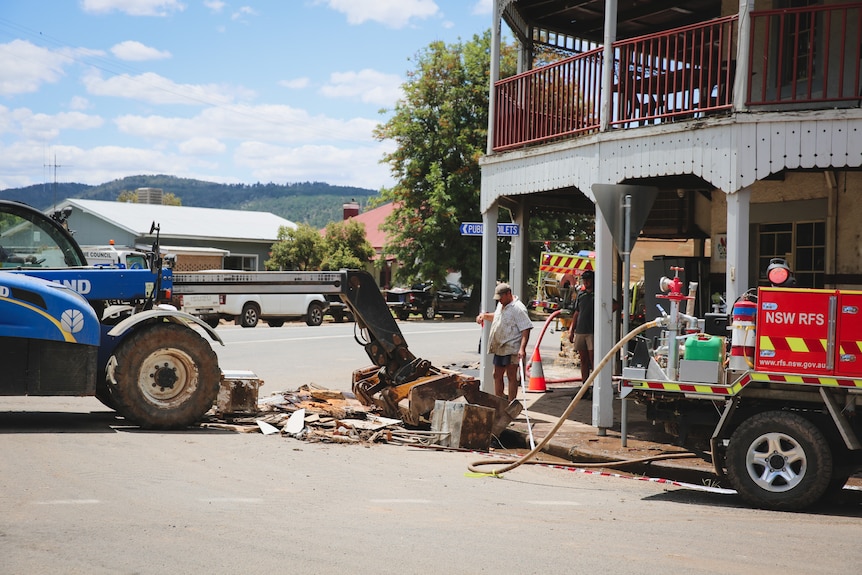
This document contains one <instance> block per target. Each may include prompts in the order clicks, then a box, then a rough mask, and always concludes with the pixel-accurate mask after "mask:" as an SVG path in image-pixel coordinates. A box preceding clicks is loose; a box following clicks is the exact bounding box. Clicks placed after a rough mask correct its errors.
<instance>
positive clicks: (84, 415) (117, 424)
mask: <svg viewBox="0 0 862 575" xmlns="http://www.w3.org/2000/svg"><path fill="white" fill-rule="evenodd" d="M118 432H124V433H160V434H164V433H170V434H174V435H176V434H189V433H193V434H196V435H199V434H202V433H206V434H223V433H233V432H232V431H224V430H221V429H210V428H203V427H189V428H186V429H177V430H170V431H167V430H150V429H141V428H140V427H138V426H137V425H134V424H132V423H130V422H128V421H126V420H125V419H123V418H122V417H121V416H119V415H118V414H117V413H116V412H114V411H111V410H107V409H106V410H103V411H102V410H100V411H89V412H69V411H0V434H14V433H118Z"/></svg>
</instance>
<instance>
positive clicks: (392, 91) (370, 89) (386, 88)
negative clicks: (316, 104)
mask: <svg viewBox="0 0 862 575" xmlns="http://www.w3.org/2000/svg"><path fill="white" fill-rule="evenodd" d="M320 93H321V94H323V95H324V96H326V97H327V98H347V99H355V98H359V99H360V100H362V101H363V102H365V103H367V104H379V105H383V106H391V105H393V104H394V103H395V101H396V100H397V99H398V98H399V97H400V96H401V78H400V77H399V76H397V75H395V74H384V73H383V72H378V71H376V70H370V69H368V68H366V69H364V70H360V71H359V72H334V73H332V75H330V77H329V83H328V84H326V85H325V86H323V87H322V88H321V89H320Z"/></svg>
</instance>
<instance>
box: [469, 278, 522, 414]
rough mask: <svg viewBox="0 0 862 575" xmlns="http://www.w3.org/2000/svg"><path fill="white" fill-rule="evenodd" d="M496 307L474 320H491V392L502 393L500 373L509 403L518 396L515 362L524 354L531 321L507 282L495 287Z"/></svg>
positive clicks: (502, 395)
mask: <svg viewBox="0 0 862 575" xmlns="http://www.w3.org/2000/svg"><path fill="white" fill-rule="evenodd" d="M494 299H495V300H497V302H498V303H497V309H496V310H495V311H494V312H493V313H490V312H485V313H480V314H479V315H478V317H476V323H479V324H483V323H484V322H486V321H491V322H492V323H491V335H490V336H489V339H488V353H490V354H493V356H494V393H495V394H496V395H498V396H499V397H503V398H505V397H506V396H505V395H504V394H503V374H505V375H506V378H507V379H508V381H509V396H508V399H509V402H512V401H515V400H516V399H517V398H518V364H519V363H521V362H523V361H524V358H525V357H527V342H528V341H529V340H530V330H531V329H533V322H532V321H531V320H530V315H529V314H528V313H527V308H526V306H524V304H523V303H521V300H519V299H518V298H516V297H515V296H514V294H512V288H511V287H510V286H509V284H503V283H501V284H499V285H498V286H497V289H496V290H494Z"/></svg>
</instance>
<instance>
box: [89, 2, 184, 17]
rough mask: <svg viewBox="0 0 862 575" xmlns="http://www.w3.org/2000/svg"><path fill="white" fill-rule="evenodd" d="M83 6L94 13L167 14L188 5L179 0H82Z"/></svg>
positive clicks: (179, 10)
mask: <svg viewBox="0 0 862 575" xmlns="http://www.w3.org/2000/svg"><path fill="white" fill-rule="evenodd" d="M81 8H82V9H83V10H84V12H90V13H92V14H107V13H109V12H124V13H126V14H128V15H129V16H167V15H169V14H171V13H173V12H182V11H183V10H185V9H186V6H185V4H183V3H182V2H179V0H81Z"/></svg>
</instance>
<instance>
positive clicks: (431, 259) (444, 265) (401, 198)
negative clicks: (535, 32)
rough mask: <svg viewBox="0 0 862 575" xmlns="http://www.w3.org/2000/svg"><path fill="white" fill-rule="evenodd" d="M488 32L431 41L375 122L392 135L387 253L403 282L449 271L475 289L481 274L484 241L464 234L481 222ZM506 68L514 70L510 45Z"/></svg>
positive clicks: (385, 135) (381, 132)
mask: <svg viewBox="0 0 862 575" xmlns="http://www.w3.org/2000/svg"><path fill="white" fill-rule="evenodd" d="M490 47H491V34H490V32H485V34H484V35H482V36H481V37H480V36H474V37H473V40H472V41H470V42H467V43H461V42H459V43H456V44H452V45H446V44H445V43H443V42H433V43H432V44H430V45H429V46H428V47H427V48H426V49H424V50H423V51H421V52H419V53H418V54H417V56H416V69H415V70H413V71H411V72H409V73H408V80H407V82H405V84H404V85H403V86H402V88H403V91H404V97H403V99H402V100H399V101H398V103H397V104H396V106H395V109H394V113H393V115H392V117H391V118H390V119H389V121H387V122H386V123H385V124H382V125H379V126H377V128H376V130H375V137H376V138H377V139H378V140H394V141H395V143H396V144H397V147H396V149H395V151H393V152H392V153H390V154H386V155H385V156H384V158H383V161H384V162H385V163H388V164H389V166H390V170H391V172H392V174H393V176H394V177H395V180H396V184H395V185H394V186H393V187H391V188H384V189H383V190H382V191H381V196H382V199H383V200H384V201H393V202H395V204H396V208H395V210H393V212H392V214H391V215H390V217H389V218H387V221H386V222H385V223H384V229H385V230H386V232H387V233H388V237H389V239H388V241H387V246H386V247H385V251H386V253H390V254H392V255H394V256H395V257H396V258H397V259H398V260H399V262H400V264H401V265H400V267H399V269H398V279H399V280H401V281H404V282H405V283H412V282H413V281H414V280H417V279H423V280H429V281H433V282H435V283H436V282H440V281H441V280H443V279H444V278H445V277H446V275H447V273H448V272H449V271H450V270H458V271H460V272H461V274H462V275H461V282H462V284H464V285H466V286H472V285H475V284H477V283H478V282H479V280H480V278H481V266H480V261H481V244H480V242H479V241H478V240H477V239H476V238H464V237H462V236H461V235H460V230H459V225H460V223H461V222H464V221H479V220H480V217H481V215H480V212H479V177H480V170H479V158H480V157H481V156H482V155H483V154H484V153H485V144H486V139H487V127H488V88H489V72H490V61H491V60H490ZM504 53H505V54H506V55H507V57H506V58H505V59H504V68H505V69H506V70H507V72H508V73H512V72H514V69H515V65H514V62H515V58H514V52H513V50H512V49H511V48H506V50H504Z"/></svg>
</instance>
